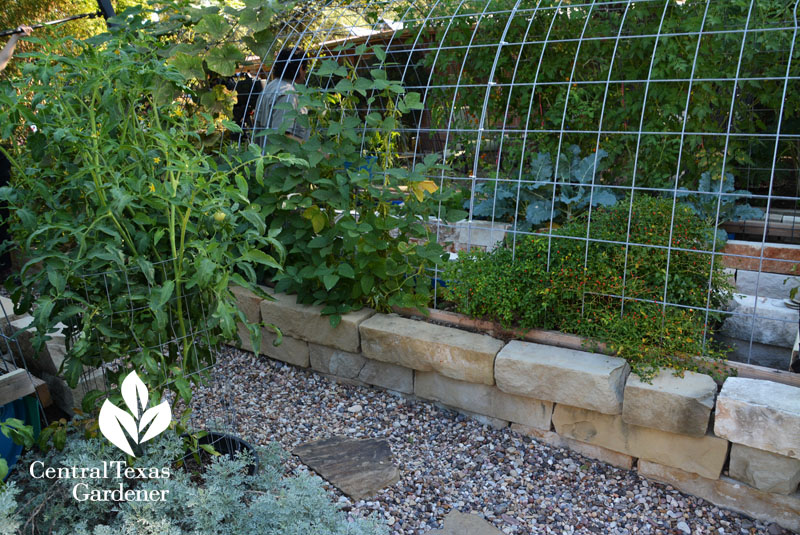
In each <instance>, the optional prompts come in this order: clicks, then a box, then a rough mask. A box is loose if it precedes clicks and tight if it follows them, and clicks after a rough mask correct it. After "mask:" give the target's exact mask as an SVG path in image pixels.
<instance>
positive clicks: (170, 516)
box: [0, 434, 387, 535]
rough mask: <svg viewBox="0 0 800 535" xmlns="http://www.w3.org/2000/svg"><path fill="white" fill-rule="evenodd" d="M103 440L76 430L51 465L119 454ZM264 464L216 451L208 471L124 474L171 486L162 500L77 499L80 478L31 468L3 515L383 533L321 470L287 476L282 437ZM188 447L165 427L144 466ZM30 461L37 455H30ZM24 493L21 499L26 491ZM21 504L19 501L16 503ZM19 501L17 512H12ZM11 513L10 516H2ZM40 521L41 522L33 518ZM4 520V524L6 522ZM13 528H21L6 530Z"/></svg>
mask: <svg viewBox="0 0 800 535" xmlns="http://www.w3.org/2000/svg"><path fill="white" fill-rule="evenodd" d="M109 448H110V447H109V446H107V445H106V444H105V443H104V441H102V440H98V439H89V440H84V439H81V438H78V437H71V438H70V440H68V441H67V446H66V448H65V449H64V450H63V451H56V450H51V452H50V453H48V454H47V455H46V456H45V457H44V458H41V459H39V460H41V461H42V462H44V463H45V465H46V466H81V467H87V468H91V467H95V466H97V467H102V464H103V461H108V459H109V457H110V456H111V457H113V456H114V455H117V454H116V453H114V452H113V451H109ZM259 454H260V464H261V471H260V472H259V473H257V474H256V475H254V476H248V475H246V467H247V465H248V462H249V457H248V456H247V455H242V456H237V457H236V458H231V457H228V456H226V455H223V456H219V457H216V458H213V460H212V462H211V463H210V464H208V465H206V466H205V467H204V468H203V469H202V470H201V471H199V472H195V473H191V472H189V471H187V470H186V469H184V468H177V469H173V470H172V471H171V477H170V478H169V479H156V480H133V481H134V482H133V483H132V482H131V481H132V480H124V485H125V487H126V488H136V489H147V490H156V489H166V490H169V494H168V495H167V499H166V500H165V501H163V502H161V501H159V502H139V503H137V502H120V503H119V504H118V505H117V506H116V507H113V508H112V507H108V504H107V503H102V502H95V503H92V502H76V501H75V500H74V499H73V497H72V495H71V492H72V486H73V485H74V484H75V481H74V480H70V479H62V480H48V479H32V478H31V477H30V476H29V474H28V473H27V472H25V471H20V475H19V476H18V479H17V481H16V482H15V483H13V485H12V486H10V488H9V489H7V490H6V491H5V492H2V491H0V522H3V520H4V518H5V519H6V520H5V521H6V522H7V525H8V526H12V527H15V528H16V526H18V525H19V523H20V522H24V521H27V520H31V519H32V518H33V520H35V522H30V523H29V524H28V525H27V526H28V527H27V528H26V529H24V530H23V531H22V532H20V533H21V535H38V534H39V533H52V534H54V535H116V534H118V533H126V534H128V535H190V534H192V535H194V534H198V533H203V534H214V535H242V534H248V535H249V534H259V535H306V534H319V535H323V534H325V535H381V534H383V533H386V532H387V530H386V528H385V526H382V525H380V524H378V523H377V522H376V521H374V520H373V519H370V518H367V519H354V520H351V519H348V518H347V515H345V514H344V513H343V512H341V511H339V510H338V509H337V507H336V505H335V504H334V503H332V502H331V500H330V498H329V497H328V495H327V494H326V492H325V490H324V489H323V487H322V485H321V480H320V479H319V478H318V477H315V476H309V475H299V476H290V477H284V476H282V472H283V467H282V460H283V458H284V456H285V453H284V452H283V451H282V450H281V449H280V448H279V447H278V446H276V445H274V444H273V445H270V446H269V447H267V448H262V449H261V450H260V452H259ZM182 455H183V449H182V446H181V443H180V440H179V439H178V438H177V437H175V436H174V435H170V434H166V435H161V436H160V437H159V438H158V439H156V440H154V442H153V443H152V444H151V445H150V446H149V447H148V448H147V450H146V451H145V452H144V453H143V455H142V456H141V457H140V458H137V465H138V466H147V467H150V466H152V467H162V466H173V463H174V461H175V460H176V459H179V458H181V456H182ZM26 460H27V461H33V460H34V459H32V458H28V459H26ZM80 481H81V482H83V483H86V484H88V485H89V487H90V488H108V486H109V481H112V482H113V484H114V485H117V484H119V481H118V480H92V479H82V480H80ZM20 490H21V491H22V492H23V495H24V496H25V500H24V501H20V502H17V503H16V504H14V502H15V498H16V497H17V496H18V493H19V491H20ZM15 506H16V507H15ZM15 508H16V512H13V511H14V509H15ZM4 514H5V517H4V516H3V515H4ZM33 525H35V526H38V529H36V530H34V529H33V528H32V527H31V526H33ZM0 526H2V524H0ZM3 533H14V531H3Z"/></svg>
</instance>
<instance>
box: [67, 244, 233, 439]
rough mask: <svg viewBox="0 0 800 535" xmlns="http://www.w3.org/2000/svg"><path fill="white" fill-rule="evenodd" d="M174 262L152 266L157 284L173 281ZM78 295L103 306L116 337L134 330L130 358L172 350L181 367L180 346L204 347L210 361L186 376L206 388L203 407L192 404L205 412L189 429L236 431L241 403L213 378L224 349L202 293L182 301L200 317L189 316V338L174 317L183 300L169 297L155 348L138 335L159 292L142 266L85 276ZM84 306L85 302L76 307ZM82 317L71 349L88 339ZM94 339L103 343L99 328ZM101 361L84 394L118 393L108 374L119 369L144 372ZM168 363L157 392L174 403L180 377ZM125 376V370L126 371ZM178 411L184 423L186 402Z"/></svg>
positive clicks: (72, 328)
mask: <svg viewBox="0 0 800 535" xmlns="http://www.w3.org/2000/svg"><path fill="white" fill-rule="evenodd" d="M172 262H173V261H172V260H171V259H168V260H163V261H159V262H156V263H154V264H153V270H154V280H155V282H156V283H157V284H158V283H163V282H164V281H168V280H171V275H170V269H171V264H172ZM75 290H76V291H78V292H79V293H81V294H82V295H83V297H84V299H85V302H86V303H95V304H97V303H99V301H100V299H102V300H103V301H104V303H103V305H102V306H100V307H98V308H99V309H100V310H101V313H102V315H103V316H104V317H105V318H107V319H108V321H109V326H110V328H111V329H112V330H113V331H114V332H116V333H120V332H125V331H126V330H130V333H131V337H130V339H131V340H132V342H133V343H132V344H130V353H129V356H130V357H135V356H136V354H137V353H140V352H141V351H145V350H147V351H151V352H153V354H155V355H158V354H163V355H165V356H166V355H169V353H170V350H172V351H174V352H176V354H178V355H179V357H178V363H180V362H181V361H182V359H184V358H187V357H186V356H180V354H181V346H182V344H183V342H184V341H185V340H187V339H188V340H191V341H193V342H194V344H196V345H198V346H200V347H202V350H203V351H207V352H208V354H209V358H208V359H207V360H206V361H204V362H202V363H201V362H200V361H197V365H198V366H197V369H194V370H193V371H191V372H190V373H185V375H184V378H185V379H187V380H188V381H190V382H192V383H196V384H199V385H202V387H201V388H199V389H198V388H194V387H193V392H194V393H195V398H200V397H202V403H200V402H196V401H197V399H195V400H193V407H195V408H196V407H200V408H201V410H200V411H199V412H198V411H192V413H191V414H190V420H189V425H190V427H192V428H194V429H208V430H213V431H220V432H231V431H235V430H236V423H237V421H238V418H237V410H236V403H235V402H234V401H233V396H234V392H233V390H232V387H231V385H229V384H227V382H225V381H223V380H221V379H220V378H219V376H218V374H215V373H214V367H215V366H216V364H217V362H218V361H219V356H220V348H219V347H217V346H216V345H214V344H213V343H212V341H211V339H210V337H209V332H210V330H211V329H212V328H213V326H211V325H210V324H209V320H208V318H209V315H210V312H211V311H207V310H206V308H205V305H206V304H205V303H204V299H194V298H195V297H198V294H197V292H192V291H190V292H188V293H184V294H183V295H182V296H181V297H180V299H181V300H182V301H183V309H184V310H187V311H188V310H190V307H198V306H199V315H197V316H196V317H195V321H192V317H191V315H190V314H184V323H185V326H186V328H187V329H186V334H185V335H184V334H181V333H180V332H179V331H178V318H177V317H176V315H175V314H174V311H175V310H176V304H177V302H178V297H176V296H175V295H174V294H173V296H172V297H170V298H169V300H168V301H167V303H165V305H164V309H166V310H168V311H169V313H168V315H167V322H166V326H167V332H166V334H163V333H161V332H157V333H156V336H155V339H154V340H151V341H150V342H151V343H148V342H147V341H144V340H140V339H138V338H136V337H135V336H134V334H133V333H134V329H133V325H134V322H136V321H142V318H143V317H144V318H146V319H148V320H149V319H152V318H151V317H150V315H151V311H152V309H151V304H150V302H151V297H152V296H153V290H154V287H153V286H152V284H151V283H150V281H149V280H148V279H147V277H145V275H144V274H143V273H142V268H141V267H140V266H138V265H135V266H129V267H127V268H126V269H120V270H113V271H105V272H99V273H91V274H87V275H83V276H82V277H80V283H78V286H77V287H76V288H75ZM76 304H78V305H79V306H81V303H76ZM141 313H144V314H145V316H143V317H137V316H136V315H137V314H141ZM82 321H83V319H82V317H81V316H76V317H74V318H73V321H72V322H69V323H70V325H68V329H67V332H68V333H69V334H70V338H71V339H70V344H74V343H75V341H76V340H77V339H78V338H79V337H81V336H83V334H81V333H80V330H81V326H82ZM93 334H94V335H97V336H98V337H100V338H104V336H103V334H102V333H100V332H98V331H97V330H96V329H95V330H94V331H93ZM91 347H92V348H94V349H96V350H98V351H102V349H101V348H102V344H101V343H94V344H91ZM96 357H97V358H96V360H97V361H102V362H103V364H101V365H100V366H99V367H96V368H87V367H84V371H83V373H82V374H81V381H80V382H81V385H83V386H82V387H81V388H79V389H80V390H82V391H83V392H84V393H85V392H87V391H89V390H100V391H106V390H108V389H109V388H118V385H110V384H109V383H110V381H109V376H108V373H107V372H108V371H109V370H118V367H119V366H123V367H127V368H129V369H128V370H127V372H131V371H137V372H140V371H141V370H137V369H135V367H132V366H126V362H128V361H127V360H126V361H125V362H121V361H112V362H107V357H106V356H104V355H97V356H96ZM85 359H86V361H91V360H92V359H93V356H92V355H86V356H85ZM168 365H169V363H168V362H166V361H162V362H159V363H158V366H159V368H160V370H161V372H160V373H163V376H164V377H166V378H167V380H166V382H164V383H163V384H161V385H158V386H157V390H158V391H161V392H165V393H166V396H167V399H169V400H170V401H172V400H173V396H174V395H175V394H174V392H175V391H176V390H175V388H174V383H175V381H176V377H175V375H174V374H173V373H172V372H171V371H170V370H169V369H166V368H167V367H168ZM123 371H124V370H123ZM150 395H151V399H150V404H151V405H153V404H154V403H156V402H157V401H158V400H157V399H155V397H153V396H154V393H153V392H151V394H150ZM174 407H176V412H175V413H174V414H173V415H172V416H173V419H174V420H177V419H179V418H180V416H181V415H180V412H178V411H182V410H183V409H184V408H185V406H184V404H183V402H182V401H181V400H179V402H178V403H177V404H176V405H174Z"/></svg>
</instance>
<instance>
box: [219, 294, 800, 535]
mask: <svg viewBox="0 0 800 535" xmlns="http://www.w3.org/2000/svg"><path fill="white" fill-rule="evenodd" d="M265 291H267V292H268V293H271V294H273V295H275V297H276V300H275V301H268V300H261V299H259V298H258V297H256V296H255V295H253V294H251V293H250V292H247V291H244V290H241V289H234V292H235V293H236V295H237V298H238V299H239V302H240V306H241V307H242V309H243V310H244V311H245V313H246V315H247V317H248V319H249V320H250V321H254V322H261V321H263V322H265V323H274V324H275V325H277V326H278V327H280V328H281V329H282V331H283V334H284V342H283V344H282V345H281V346H278V347H275V346H273V345H272V343H271V342H272V340H273V339H274V335H273V334H272V333H271V332H269V331H266V330H265V331H264V332H265V336H263V338H264V340H263V341H262V343H261V347H260V348H259V351H258V353H260V354H263V355H266V356H269V357H271V358H274V359H276V360H281V361H284V362H288V363H291V364H294V365H297V366H303V367H311V368H312V369H314V370H316V371H318V372H320V373H324V374H326V375H330V376H333V377H335V378H339V379H341V380H345V381H348V382H353V381H355V382H359V383H363V384H368V385H373V386H378V387H381V388H386V389H389V390H394V391H397V392H401V393H403V394H414V395H415V396H417V397H418V398H422V399H426V400H432V401H436V402H440V403H442V404H444V405H446V406H448V407H451V408H454V409H456V410H461V411H465V412H468V413H471V414H476V415H480V416H484V417H488V418H489V419H490V421H492V422H493V423H494V424H495V425H502V426H507V425H510V426H511V427H512V429H514V430H516V431H518V432H522V433H526V434H529V435H531V436H533V437H535V438H537V439H539V440H542V441H544V442H547V443H549V444H552V445H556V446H558V447H568V448H570V449H573V450H575V451H577V452H578V453H580V454H582V455H585V456H588V457H593V458H597V459H600V460H603V461H605V462H609V463H611V464H614V465H616V466H621V467H623V468H627V469H631V468H633V467H634V466H637V469H638V471H639V473H640V474H641V475H642V476H644V477H648V478H651V479H655V480H658V481H662V482H666V483H669V484H671V485H673V486H675V487H676V488H679V489H681V490H683V491H685V492H688V493H690V494H695V495H698V496H700V497H702V498H705V499H707V500H708V501H710V502H712V503H714V504H716V505H718V506H721V507H726V508H729V509H733V510H736V511H739V512H742V513H745V514H748V515H750V516H752V517H755V518H758V519H761V520H766V521H771V522H777V523H778V524H780V525H781V526H783V527H785V528H788V529H791V530H795V531H798V532H800V492H798V484H800V388H797V387H793V386H788V385H780V384H777V383H772V382H770V381H765V380H759V379H742V378H729V379H727V380H726V381H725V383H724V385H723V387H722V390H721V392H719V394H718V392H717V385H716V384H715V383H714V381H713V380H712V379H711V378H710V377H708V376H706V375H702V374H698V373H693V372H686V373H685V375H684V377H683V378H678V377H674V376H673V375H672V374H671V373H670V372H669V371H663V372H662V373H660V374H659V375H657V376H656V377H655V379H654V380H653V383H652V384H647V383H644V382H642V381H640V380H639V379H638V377H636V376H635V375H631V374H630V368H629V366H628V364H627V363H626V362H625V361H624V360H622V359H620V358H617V357H609V356H606V355H602V354H596V353H588V352H585V351H578V350H573V349H564V348H557V347H553V346H548V345H543V344H537V343H530V342H521V341H516V340H515V341H512V342H509V343H507V344H506V343H503V342H502V341H500V340H497V339H494V338H492V337H490V336H487V335H483V334H475V333H471V332H467V331H463V330H459V329H455V328H452V327H445V326H441V325H435V324H432V323H427V322H424V321H419V320H414V319H409V318H405V317H401V316H398V315H396V314H389V315H385V314H376V313H375V311H372V310H369V309H362V310H360V311H358V312H354V313H350V314H345V315H344V316H342V321H341V323H340V324H339V326H338V327H336V328H335V329H334V328H332V327H331V326H330V323H329V321H328V318H325V317H321V316H320V314H319V308H318V307H309V306H305V305H298V304H297V302H296V300H295V298H294V297H293V296H287V295H283V294H274V293H273V292H272V291H271V290H270V289H268V288H265ZM240 334H241V335H242V340H243V342H242V345H241V347H242V348H243V349H247V350H251V351H252V347H250V342H249V337H248V336H247V333H246V331H245V330H244V329H240ZM712 414H713V416H714V417H713V419H712ZM724 469H727V471H726V473H725V474H723V470H724Z"/></svg>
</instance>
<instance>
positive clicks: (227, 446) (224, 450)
mask: <svg viewBox="0 0 800 535" xmlns="http://www.w3.org/2000/svg"><path fill="white" fill-rule="evenodd" d="M184 437H185V438H186V435H184ZM197 442H198V444H199V445H204V444H208V445H210V446H212V447H213V448H214V449H215V450H216V451H217V452H219V453H220V454H222V455H227V456H229V457H231V458H233V457H235V456H236V454H237V453H239V452H240V451H247V452H249V453H250V458H251V459H252V461H251V462H250V464H249V466H248V467H247V475H249V476H254V475H256V474H257V473H258V466H259V461H258V453H256V450H255V448H253V446H251V445H250V444H249V443H248V442H246V441H244V440H242V439H241V438H238V437H235V436H232V435H226V434H224V433H217V432H214V431H208V432H207V433H206V435H205V436H203V437H201V438H199V439H197ZM197 453H198V455H199V456H200V461H201V462H203V463H205V462H208V461H209V459H210V458H211V454H210V453H208V452H207V451H205V450H204V449H202V448H199V449H198V451H197ZM189 457H191V455H187V456H186V458H189Z"/></svg>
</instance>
